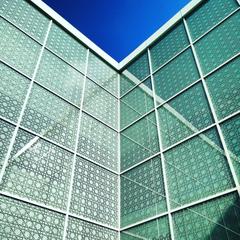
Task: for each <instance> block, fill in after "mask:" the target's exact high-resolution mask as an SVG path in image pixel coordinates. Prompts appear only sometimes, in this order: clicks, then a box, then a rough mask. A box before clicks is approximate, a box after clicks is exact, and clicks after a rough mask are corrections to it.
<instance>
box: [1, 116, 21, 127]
mask: <svg viewBox="0 0 240 240" xmlns="http://www.w3.org/2000/svg"><path fill="white" fill-rule="evenodd" d="M0 120H2V121H4V122H7V123H9V124H11V125H13V126H14V127H16V126H17V123H16V122H13V121H11V120H9V119H7V118H5V117H3V116H1V115H0Z"/></svg>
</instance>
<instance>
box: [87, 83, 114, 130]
mask: <svg viewBox="0 0 240 240" xmlns="http://www.w3.org/2000/svg"><path fill="white" fill-rule="evenodd" d="M83 109H84V110H86V111H87V112H88V113H90V114H92V115H93V116H95V117H97V118H98V119H99V120H101V121H103V122H104V123H106V124H108V125H109V126H111V127H113V128H115V129H117V128H118V100H117V98H115V97H114V96H112V95H111V94H109V93H108V92H106V91H105V90H104V89H103V88H101V87H99V86H98V85H97V84H95V83H94V82H92V81H91V80H89V79H87V82H86V88H85V94H84V101H83Z"/></svg>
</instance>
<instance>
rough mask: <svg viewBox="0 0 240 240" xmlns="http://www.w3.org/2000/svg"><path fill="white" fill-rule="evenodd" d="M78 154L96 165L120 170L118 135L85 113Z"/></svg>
mask: <svg viewBox="0 0 240 240" xmlns="http://www.w3.org/2000/svg"><path fill="white" fill-rule="evenodd" d="M78 152H79V153H80V154H82V155H83V156H85V157H87V158H90V159H92V160H93V161H95V162H96V163H99V164H102V165H103V166H105V167H107V168H110V169H112V170H115V171H117V170H118V163H117V159H118V134H117V132H115V131H114V130H112V129H111V128H109V127H107V126H105V125H103V124H102V123H101V122H99V121H97V120H95V119H94V118H92V117H90V116H88V115H87V114H85V113H83V115H82V120H81V130H80V136H79V144H78Z"/></svg>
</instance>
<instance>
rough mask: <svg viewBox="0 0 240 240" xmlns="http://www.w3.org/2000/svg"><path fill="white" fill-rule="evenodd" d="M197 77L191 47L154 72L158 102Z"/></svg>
mask: <svg viewBox="0 0 240 240" xmlns="http://www.w3.org/2000/svg"><path fill="white" fill-rule="evenodd" d="M197 79H199V74H198V70H197V67H196V64H195V61H194V57H193V54H192V51H191V49H188V50H186V51H185V52H183V53H182V54H181V55H179V56H178V57H177V58H175V59H174V60H172V61H171V62H170V63H168V64H167V65H166V66H164V67H163V68H162V69H160V70H159V71H158V72H157V73H155V74H154V82H155V89H156V95H157V97H159V98H160V99H157V101H158V102H159V103H161V102H162V99H163V100H167V99H168V98H170V97H172V96H173V95H175V94H176V93H177V92H179V91H181V90H182V89H183V88H185V87H187V86H188V85H190V84H191V83H193V82H194V81H196V80H197Z"/></svg>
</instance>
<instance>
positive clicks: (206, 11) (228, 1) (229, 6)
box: [187, 0, 239, 40]
mask: <svg viewBox="0 0 240 240" xmlns="http://www.w3.org/2000/svg"><path fill="white" fill-rule="evenodd" d="M238 7H239V6H238V4H237V1H236V0H221V1H214V0H211V1H205V2H203V4H202V5H200V6H199V8H198V9H197V10H195V11H194V12H193V14H191V15H190V16H189V17H187V23H188V26H189V29H190V32H191V35H192V38H193V40H195V39H196V38H198V37H200V36H201V35H202V34H204V33H205V32H207V31H208V30H209V29H210V28H212V27H213V26H214V25H215V24H217V23H219V22H220V21H221V20H222V19H223V18H225V17H226V16H227V15H228V14H230V13H231V12H233V11H234V10H235V9H236V8H238Z"/></svg>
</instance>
